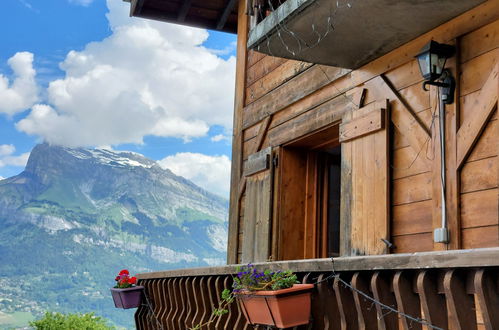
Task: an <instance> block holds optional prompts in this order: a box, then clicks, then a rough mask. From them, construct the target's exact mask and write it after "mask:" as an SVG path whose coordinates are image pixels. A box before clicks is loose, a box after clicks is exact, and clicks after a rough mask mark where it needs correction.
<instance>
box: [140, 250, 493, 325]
mask: <svg viewBox="0 0 499 330" xmlns="http://www.w3.org/2000/svg"><path fill="white" fill-rule="evenodd" d="M235 267H236V266H235V265H229V266H222V267H209V268H194V269H183V270H175V271H165V272H155V273H145V274H140V275H139V276H138V278H139V283H140V284H141V285H144V287H145V290H146V295H147V297H148V301H149V304H146V303H144V304H143V305H142V306H141V307H139V309H138V310H137V312H136V314H135V321H136V326H137V329H188V328H191V327H193V326H195V325H197V324H201V323H204V322H206V321H207V320H208V319H209V318H210V315H211V313H212V310H213V308H214V306H217V305H218V301H219V297H220V293H221V292H222V290H223V289H224V288H230V287H231V284H232V278H231V276H232V275H234V274H235ZM257 267H261V268H270V269H274V270H278V269H291V270H293V271H295V272H297V274H298V275H299V278H300V280H301V281H302V282H304V283H317V284H316V286H315V290H314V293H313V296H312V315H311V324H310V325H311V327H310V326H308V327H303V329H431V328H432V327H433V328H434V329H438V328H440V329H449V328H451V329H470V330H472V329H478V328H485V329H499V313H498V311H499V291H498V288H499V276H498V274H499V272H498V271H499V248H488V249H476V250H457V251H445V252H425V253H414V254H399V255H383V256H369V257H343V258H334V261H331V259H313V260H296V261H282V262H270V263H261V264H257ZM429 325H431V326H429ZM425 327H426V328H425ZM250 328H251V326H249V325H247V324H246V320H245V318H244V315H243V314H242V312H241V310H240V308H239V306H238V304H232V305H231V306H230V311H229V313H228V314H226V315H224V316H223V317H221V318H218V319H216V321H215V322H214V323H211V324H210V325H209V326H206V327H204V328H203V329H250Z"/></svg>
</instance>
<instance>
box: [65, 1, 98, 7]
mask: <svg viewBox="0 0 499 330" xmlns="http://www.w3.org/2000/svg"><path fill="white" fill-rule="evenodd" d="M92 2H94V0H69V3H72V4H75V5H80V6H84V7H86V6H88V5H90V4H91V3H92Z"/></svg>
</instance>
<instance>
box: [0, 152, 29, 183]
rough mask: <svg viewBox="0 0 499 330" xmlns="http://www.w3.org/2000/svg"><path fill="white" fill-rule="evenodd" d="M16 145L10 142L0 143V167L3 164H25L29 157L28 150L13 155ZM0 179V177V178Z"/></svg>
mask: <svg viewBox="0 0 499 330" xmlns="http://www.w3.org/2000/svg"><path fill="white" fill-rule="evenodd" d="M15 151H16V147H15V146H13V145H12V144H1V145H0V167H4V166H8V165H10V166H22V167H24V166H26V163H27V162H28V158H29V154H30V153H29V152H26V153H23V154H21V155H18V156H13V154H14V152H15ZM0 180H1V179H0Z"/></svg>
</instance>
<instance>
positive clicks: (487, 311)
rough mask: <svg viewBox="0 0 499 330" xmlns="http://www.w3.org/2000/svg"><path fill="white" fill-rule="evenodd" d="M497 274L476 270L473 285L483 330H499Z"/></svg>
mask: <svg viewBox="0 0 499 330" xmlns="http://www.w3.org/2000/svg"><path fill="white" fill-rule="evenodd" d="M497 283H498V282H497V273H496V272H494V271H490V270H486V269H478V270H477V271H476V272H475V276H474V278H473V284H474V287H475V292H476V296H477V301H478V306H479V307H480V310H481V314H482V317H483V323H484V325H485V329H487V330H492V329H498V328H499V314H498V313H497V309H498V308H499V295H498V294H497Z"/></svg>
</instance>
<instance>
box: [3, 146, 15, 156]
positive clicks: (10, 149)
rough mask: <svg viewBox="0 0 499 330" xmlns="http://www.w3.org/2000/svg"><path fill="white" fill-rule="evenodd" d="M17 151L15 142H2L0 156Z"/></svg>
mask: <svg viewBox="0 0 499 330" xmlns="http://www.w3.org/2000/svg"><path fill="white" fill-rule="evenodd" d="M14 151H16V147H15V146H14V145H13V144H0V156H8V155H12V154H13V153H14Z"/></svg>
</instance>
